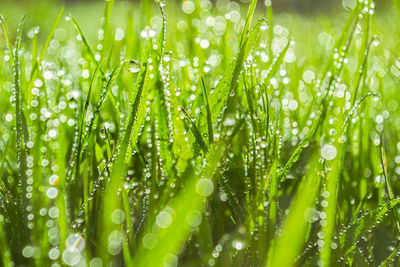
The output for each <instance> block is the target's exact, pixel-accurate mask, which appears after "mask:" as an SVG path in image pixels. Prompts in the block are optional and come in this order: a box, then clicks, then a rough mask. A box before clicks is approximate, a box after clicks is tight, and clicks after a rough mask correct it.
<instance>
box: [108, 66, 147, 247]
mask: <svg viewBox="0 0 400 267" xmlns="http://www.w3.org/2000/svg"><path fill="white" fill-rule="evenodd" d="M146 74H147V63H143V64H142V67H141V69H140V72H139V76H138V79H137V83H136V88H138V91H137V94H136V97H135V100H134V101H133V102H132V104H131V106H130V111H129V117H128V119H127V121H126V123H125V126H124V129H125V130H124V133H123V136H122V139H121V141H120V142H119V144H118V146H117V148H116V150H117V151H118V154H117V155H116V157H115V161H114V162H113V164H112V170H111V175H110V182H109V184H108V185H107V188H106V192H105V194H104V197H105V199H107V201H106V202H104V207H103V209H102V222H103V223H102V224H101V225H102V227H104V228H103V229H102V231H103V234H102V237H103V238H102V244H103V245H104V247H103V249H105V250H106V249H107V242H108V237H109V234H110V233H111V232H112V231H113V230H115V229H116V226H115V225H112V224H110V223H109V222H110V219H109V216H110V214H111V213H112V212H113V210H114V209H115V208H117V207H119V206H120V205H119V198H116V197H115V194H116V193H117V192H118V188H119V187H120V185H121V183H122V181H123V178H124V176H125V174H126V164H125V160H126V158H127V157H128V154H127V151H128V147H129V144H130V142H131V139H132V140H133V142H134V143H136V140H137V138H138V137H137V135H134V126H135V125H136V124H138V123H140V124H141V121H142V120H143V118H140V117H139V116H142V117H144V114H145V113H144V112H143V111H142V109H144V107H145V105H143V104H142V103H143V102H145V99H144V98H145V97H147V87H146V83H145V81H146V80H147V79H146V77H147V75H146ZM105 255H107V251H105Z"/></svg>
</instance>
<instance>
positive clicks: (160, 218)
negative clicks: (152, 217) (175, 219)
mask: <svg viewBox="0 0 400 267" xmlns="http://www.w3.org/2000/svg"><path fill="white" fill-rule="evenodd" d="M156 223H157V225H158V227H160V228H168V227H169V226H170V225H171V223H172V216H171V214H170V213H169V212H168V211H165V210H162V211H161V212H160V213H159V214H158V215H157V218H156Z"/></svg>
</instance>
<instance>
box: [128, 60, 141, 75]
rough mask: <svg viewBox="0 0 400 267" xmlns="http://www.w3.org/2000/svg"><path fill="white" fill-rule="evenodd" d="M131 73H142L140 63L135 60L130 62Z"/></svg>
mask: <svg viewBox="0 0 400 267" xmlns="http://www.w3.org/2000/svg"><path fill="white" fill-rule="evenodd" d="M129 71H130V72H132V73H138V72H139V71H140V62H139V61H137V60H134V59H131V60H130V61H129Z"/></svg>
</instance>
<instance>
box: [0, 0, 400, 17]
mask: <svg viewBox="0 0 400 267" xmlns="http://www.w3.org/2000/svg"><path fill="white" fill-rule="evenodd" d="M144 1H148V2H151V1H152V0H144ZM144 1H143V0H125V1H119V2H129V3H136V4H137V3H141V2H144ZM166 1H167V2H184V1H185V0H166ZM99 2H104V0H0V12H1V9H2V8H6V7H7V5H9V6H16V5H21V6H24V5H25V6H26V5H29V4H35V5H37V4H39V5H40V4H43V3H46V4H50V5H80V4H87V3H99ZM211 2H213V3H215V4H218V3H220V4H224V3H226V2H229V1H227V0H211ZM231 2H237V3H244V4H246V3H248V2H250V0H232V1H231ZM258 2H259V6H260V7H261V6H262V5H263V4H266V5H270V4H271V2H272V5H273V7H274V9H276V10H277V11H279V12H297V13H302V14H310V13H313V12H325V13H331V12H335V11H337V10H338V9H339V8H342V6H345V7H347V6H350V7H351V6H352V5H354V2H355V0H260V1H258ZM392 2H399V1H398V0H376V1H375V3H376V4H377V7H385V6H387V5H389V4H391V3H392Z"/></svg>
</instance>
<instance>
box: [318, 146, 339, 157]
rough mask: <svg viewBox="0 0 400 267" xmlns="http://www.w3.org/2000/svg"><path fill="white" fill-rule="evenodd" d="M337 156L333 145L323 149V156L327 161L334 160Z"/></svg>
mask: <svg viewBox="0 0 400 267" xmlns="http://www.w3.org/2000/svg"><path fill="white" fill-rule="evenodd" d="M336 155H337V150H336V147H334V146H333V145H324V146H323V147H322V149H321V156H322V157H323V158H324V159H326V160H333V159H334V158H336Z"/></svg>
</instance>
